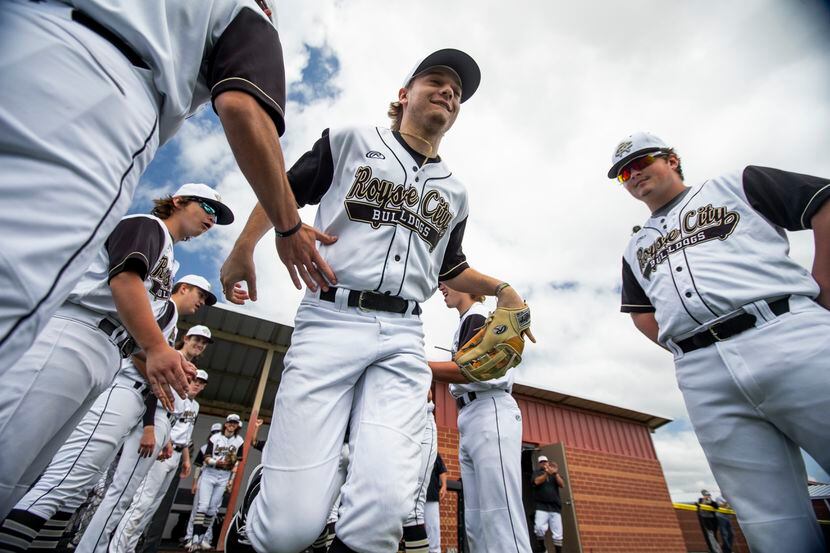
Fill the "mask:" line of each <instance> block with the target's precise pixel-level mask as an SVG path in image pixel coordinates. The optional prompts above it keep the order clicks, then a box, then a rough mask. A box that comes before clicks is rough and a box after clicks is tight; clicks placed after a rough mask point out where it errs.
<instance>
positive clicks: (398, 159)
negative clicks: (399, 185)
mask: <svg viewBox="0 0 830 553" xmlns="http://www.w3.org/2000/svg"><path fill="white" fill-rule="evenodd" d="M375 132H376V133H377V135H378V138H380V141H381V142H383V145H384V146H386V149H387V150H389V153H391V154H392V155H393V156H394V157H395V160H396V161H397V162H398V164H399V165H400V166H401V170H402V171H403V185H404V186H406V183H407V175H406V167H404V166H403V162H402V161H401V158H399V157H398V154H396V153H395V150H393V149H392V147H391V146H389V144H387V143H386V141H385V140H384V139H383V137H382V136H381V134H380V130H378V128H377V127H375ZM397 234H398V225H395V230H394V231H393V232H392V239H391V240H389V247H388V248H386V257H385V258H384V260H383V270H382V271H381V272H380V282H378V285H377V288H375V290H374V291H375V292H380V287H381V286H383V277H384V276H385V275H386V265H387V264H389V252H391V251H392V244H394V243H395V236H396V235H397Z"/></svg>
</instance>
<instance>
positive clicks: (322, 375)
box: [222, 49, 523, 553]
mask: <svg viewBox="0 0 830 553" xmlns="http://www.w3.org/2000/svg"><path fill="white" fill-rule="evenodd" d="M479 80H480V73H479V69H478V66H477V65H476V63H475V61H474V60H473V59H472V58H471V57H470V56H468V55H467V54H465V53H463V52H461V51H459V50H454V49H444V50H439V51H437V52H434V53H432V54H430V55H429V56H427V57H426V58H424V59H423V60H421V61H420V62H418V63H417V64H416V66H415V67H414V68H413V70H412V71H411V72H410V73H409V74H408V75H407V77H406V78H405V80H404V83H403V85H402V87H401V88H400V90H399V93H398V100H397V101H396V102H394V103H393V104H392V105H391V106H390V117H391V119H392V128H391V129H386V128H380V127H353V128H344V129H330V130H327V131H325V132H324V133H323V136H322V138H320V139H319V140H318V141H317V142H316V143H315V144H314V147H313V148H312V150H311V151H309V152H308V153H306V154H304V155H303V156H302V157H301V158H300V160H299V161H298V162H297V163H296V164H295V165H294V166H293V167H292V168H291V170H290V171H289V174H288V179H289V181H290V183H291V187H292V190H293V191H294V195H295V197H296V199H297V201H298V203H299V205H306V204H319V206H320V207H319V209H318V211H317V216H316V220H315V225H314V226H315V228H316V229H318V230H319V231H321V232H324V233H326V234H327V235H330V236H337V241H336V242H333V243H326V242H321V246H320V254H321V255H322V257H323V258H324V259H325V260H326V261H327V262H328V264H329V265H330V267H331V268H332V269H333V270H334V272H335V273H336V275H337V282H336V284H337V287H335V286H333V285H334V284H335V282H331V284H332V286H329V287H328V289H325V288H323V290H322V292H321V291H318V290H315V289H313V288H310V289H308V290H307V293H306V296H305V298H304V299H303V301H302V303H301V305H300V308H299V310H298V312H297V316H296V320H295V329H294V334H293V335H292V344H291V348H290V349H289V351H288V354H287V355H286V358H285V371H284V372H283V377H282V382H281V383H280V388H279V390H278V392H277V397H276V407H275V409H274V413H275V416H274V419H273V420H272V423H271V428H270V432H269V438H268V443H267V444H266V446H265V451H264V453H263V466H264V468H263V471H262V478H261V482H259V485H258V489H259V494H258V495H257V496H256V497H253V498H251V501H250V502H248V501H246V502H244V504H245V505H250V509H249V510H246V509H243V510H242V511H241V512H240V513H237V515H236V517H237V518H236V522H235V524H233V525H232V530H231V532H229V536H228V541H227V543H226V547H230V548H235V547H236V545H237V542H238V539H239V530H240V528H243V527H244V528H245V533H246V537H245V538H244V539H245V540H248V539H249V540H250V541H251V542H252V543H253V547H254V548H255V549H256V550H257V551H260V552H264V551H284V552H290V553H294V552H295V551H297V550H299V549H302V548H303V547H305V546H306V545H308V544H309V543H311V542H312V541H314V539H315V537H316V536H317V535H318V533H319V531H320V528H322V527H323V526H324V524H325V521H326V516H327V515H328V512H329V508H330V506H331V505H332V503H333V501H334V498H335V497H336V496H337V494H338V491H340V488H341V483H342V481H340V480H339V479H338V478H337V477H336V473H337V465H338V458H339V450H340V445H341V444H342V442H343V436H344V434H345V431H346V425H347V421H348V420H349V416H350V415H351V437H350V443H349V445H350V449H351V450H352V460H351V462H350V465H349V470H348V475H347V477H346V483H345V485H344V486H343V487H342V495H341V506H340V519H339V520H338V522H337V525H336V530H337V537H336V538H335V540H334V542H333V543H332V547H331V550H330V551H333V552H342V551H372V552H374V551H384V552H387V551H392V550H394V548H395V547H396V546H397V544H398V542H399V540H400V537H401V535H402V525H403V522H404V521H405V520H406V518H407V516H408V515H409V513H410V511H411V510H412V500H413V497H414V493H415V489H416V486H417V481H418V472H419V468H420V465H421V455H420V442H421V436H422V434H423V431H424V424H425V417H424V404H423V400H422V398H423V397H424V396H425V395H426V393H427V389H428V388H429V383H430V376H431V375H430V372H429V370H428V368H427V365H426V359H425V357H424V350H423V327H422V324H421V320H420V317H419V314H420V306H419V303H420V302H422V301H425V300H426V299H427V298H429V297H430V296H431V295H432V293H433V292H434V291H435V289H436V287H437V285H438V281H439V279H440V280H442V281H447V282H451V283H453V285H454V286H455V287H457V288H459V289H461V290H465V291H467V292H471V293H476V294H490V295H493V294H495V293H496V291H497V290H496V289H497V288H498V289H499V290H498V291H499V292H500V294H499V303H500V304H502V305H504V306H507V307H516V308H518V307H521V306H523V302H522V300H521V297H520V296H519V295H518V294H517V293H516V292H515V291H514V290H513V289H512V288H510V287H509V286H508V285H504V286H500V281H499V280H497V279H495V278H492V277H489V276H486V275H483V274H481V273H479V272H477V271H475V270H474V269H472V268H470V267H469V265H468V263H467V261H466V258H465V256H464V253H463V251H462V248H461V243H462V239H463V234H464V228H465V225H466V219H467V212H468V207H467V193H466V190H465V188H464V186H463V185H462V184H461V182H460V181H459V180H458V178H457V177H456V176H455V175H454V174H453V173H452V172H451V171H450V169H449V168H448V166H447V165H446V163H445V162H444V160H443V159H441V158H440V157H439V156H438V149H439V146H440V143H441V140H442V138H443V137H444V134H445V133H446V132H447V131H448V130H449V129H450V127H452V125H453V123H454V122H455V119H456V117H457V116H458V113H459V111H460V108H461V102H462V100H463V101H466V100H467V99H469V98H470V97H471V96H472V94H473V93H474V92H475V90H476V88H477V86H478V83H479ZM269 228H270V223H269V222H268V219H267V217H265V215H264V213H263V212H262V210H261V208H260V207H257V208H255V210H254V212H253V213H252V214H251V217H250V219H249V221H248V223H247V225H246V227H245V229H244V230H243V232H242V234H241V235H240V238H239V239H238V240H237V243H236V244H235V246H234V249H233V251H232V252H231V254H230V256H229V258H228V260H227V261H226V262H225V266H224V267H223V271H222V283H223V287H224V288H225V293H226V295H227V294H228V290H229V289H230V288H232V287H233V286H234V285H235V284H236V282H238V281H239V280H242V279H243V278H244V279H251V278H253V261H252V259H251V254H252V252H253V249H254V247H255V245H256V243H257V241H258V240H259V239H260V238H261V237H262V236H263V235H264V234H265V232H266V231H267V230H268V229H269ZM285 247H286V245H285V244H284V243H283V242H282V239H281V238H278V239H277V249H278V251H280V252H282V251H283V249H284V248H285ZM232 275H233V278H232ZM249 281H250V280H249ZM295 283H298V281H296V280H295ZM323 345H325V347H322V346H323Z"/></svg>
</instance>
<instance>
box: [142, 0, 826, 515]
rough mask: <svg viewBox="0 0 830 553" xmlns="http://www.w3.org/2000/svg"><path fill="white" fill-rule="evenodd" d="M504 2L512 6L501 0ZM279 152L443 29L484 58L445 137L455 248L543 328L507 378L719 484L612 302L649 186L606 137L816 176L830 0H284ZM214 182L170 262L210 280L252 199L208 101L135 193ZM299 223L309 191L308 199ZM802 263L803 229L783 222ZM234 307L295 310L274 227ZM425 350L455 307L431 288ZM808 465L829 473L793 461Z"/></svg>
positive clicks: (649, 350)
mask: <svg viewBox="0 0 830 553" xmlns="http://www.w3.org/2000/svg"><path fill="white" fill-rule="evenodd" d="M507 6H509V8H508V9H505V7H507ZM278 7H279V27H280V33H281V37H282V42H283V48H284V53H285V60H286V72H287V79H288V82H289V91H290V98H289V99H290V102H289V104H288V106H287V124H288V131H287V132H286V134H285V136H284V137H283V146H284V149H285V153H286V161H287V162H288V163H289V164H291V163H293V162H294V161H295V160H296V159H297V158H298V157H299V156H300V155H301V154H302V153H303V152H304V151H305V150H307V149H308V148H309V147H310V146H311V144H312V143H313V141H314V140H315V139H316V138H317V137H319V135H320V133H321V131H322V130H323V129H324V128H326V127H336V126H341V125H351V124H372V125H374V124H377V125H386V124H387V119H386V117H385V112H386V106H387V104H388V102H389V101H390V100H393V99H395V98H396V95H397V91H398V88H399V87H400V84H401V80H402V79H403V77H404V76H405V75H406V74H407V72H408V71H409V69H410V68H411V67H412V66H413V65H414V64H415V62H416V61H417V60H418V59H419V58H421V57H422V56H424V55H426V54H427V53H429V52H431V51H433V50H436V49H439V48H444V47H455V48H459V49H462V50H464V51H466V52H468V53H469V54H471V55H472V56H473V57H474V58H475V59H476V60H477V61H478V63H479V65H480V66H481V70H482V83H481V87H480V88H479V90H478V92H477V93H476V95H475V96H474V97H473V98H472V99H471V100H470V101H469V102H467V103H465V104H464V106H463V109H462V111H461V113H460V115H459V118H458V121H457V122H456V125H455V127H454V128H453V129H452V130H451V131H450V132H449V133H448V135H447V136H446V137H445V139H444V141H443V142H442V144H441V151H440V153H441V155H442V157H443V158H444V160H445V161H446V162H447V163H448V165H449V166H450V167H451V168H452V170H453V171H454V173H455V174H456V175H458V176H459V177H460V178H461V179H462V180H463V181H464V182H465V183H466V185H467V187H468V189H469V195H470V204H471V215H470V221H469V223H468V225H467V233H466V236H465V243H464V250H465V252H466V253H467V256H468V259H469V260H470V261H471V264H472V265H473V266H474V267H476V268H477V269H479V270H481V271H483V272H485V273H488V274H492V275H494V276H497V277H499V278H501V279H504V280H506V281H509V282H511V283H512V284H513V285H514V287H515V288H516V289H518V290H519V291H520V292H521V293H522V294H523V295H524V296H525V297H526V298H527V300H528V303H529V304H530V305H531V307H532V310H533V319H534V325H533V328H534V333H535V334H536V337H537V338H538V341H539V343H538V344H536V345H530V346H529V347H528V348H527V350H526V357H525V363H523V364H522V366H521V367H520V368H519V369H518V371H519V373H518V379H519V380H521V381H523V382H526V383H529V384H536V385H540V386H543V387H546V388H551V389H555V390H558V391H562V392H566V393H570V394H573V395H577V396H582V397H587V398H591V399H596V400H599V401H604V402H607V403H611V404H614V405H620V406H624V407H628V408H632V409H636V410H640V411H646V412H649V413H653V414H657V415H661V416H664V417H669V418H672V419H674V421H675V422H673V423H671V424H670V425H668V426H666V427H664V428H662V429H660V430H659V431H658V432H657V433H656V434H655V435H654V441H655V444H656V447H657V451H658V454H659V457H660V460H661V462H662V464H663V468H664V470H665V473H666V476H667V480H668V484H669V488H670V492H671V494H672V497H673V498H674V499H675V500H676V501H685V500H690V499H693V498H695V497H697V495H698V494H697V492H698V491H699V490H700V488H701V487H707V488H710V489H713V488H714V489H717V486H716V484H715V483H714V479H713V478H712V475H711V473H710V471H709V469H708V467H707V465H706V461H705V459H704V457H703V453H702V451H701V449H700V447H699V445H698V444H697V441H696V440H695V437H694V434H693V432H692V431H691V428H690V426H689V423H688V416H687V414H686V410H685V407H684V405H683V401H682V397H681V395H680V392H679V390H678V388H677V385H676V382H675V378H674V374H673V364H672V362H671V358H670V356H669V354H668V353H666V352H664V351H662V350H661V349H659V348H657V347H656V346H654V345H653V344H651V343H650V342H649V341H648V340H647V339H646V338H644V337H642V336H641V335H639V334H638V333H637V332H636V330H635V329H634V327H633V325H632V324H631V322H630V319H629V317H628V316H627V315H623V314H620V313H619V288H620V257H621V254H622V251H623V248H624V247H625V245H626V243H627V240H628V237H629V235H630V232H631V228H632V226H634V225H636V224H638V223H640V222H641V221H642V220H644V219H645V218H646V216H647V211H646V208H645V206H643V205H642V204H640V203H639V202H636V201H635V200H633V199H632V198H630V197H629V196H628V195H627V193H626V192H625V191H624V190H623V189H621V188H620V187H618V186H617V185H616V183H615V181H609V180H608V179H606V177H605V173H606V171H607V169H608V166H609V161H608V160H609V159H610V156H611V151H612V149H613V148H614V147H615V146H616V144H617V142H618V141H619V140H620V139H621V138H622V137H624V136H625V135H627V134H629V133H630V132H632V131H635V130H640V129H642V130H649V131H651V132H653V133H655V134H657V135H659V136H661V137H663V138H664V139H665V140H667V141H668V142H670V143H671V144H673V145H674V146H675V147H676V148H677V150H678V151H679V153H680V154H681V156H682V158H683V165H684V170H685V173H686V179H687V182H689V183H694V182H698V181H700V180H702V179H704V178H706V177H707V176H712V175H715V174H718V173H721V172H726V171H730V170H733V169H737V168H740V167H742V166H744V165H747V164H750V163H754V164H760V165H768V166H772V167H778V168H781V169H788V170H793V171H798V172H803V173H809V174H815V175H823V176H830V156H828V152H830V103H828V98H830V33H828V32H827V31H828V29H830V10H828V7H827V3H826V2H819V1H817V0H786V1H780V0H746V1H741V2H719V1H714V0H711V1H708V0H707V1H696V2H658V1H654V0H629V1H627V2H607V1H606V2H564V1H561V0H555V1H554V0H545V1H543V0H539V1H527V2H513V3H504V2H498V3H496V2H482V1H481V0H477V1H455V2H435V1H432V0H429V1H427V0H421V1H420V2H417V3H406V4H404V3H398V2H389V1H380V0H376V1H369V0H366V1H359V0H350V1H333V2H332V1H330V2H305V1H302V0H293V1H286V0H280V1H279V2H278ZM188 181H197V182H205V183H208V184H210V185H212V186H216V187H217V188H218V189H219V191H220V192H221V194H222V195H223V196H224V198H226V200H227V202H228V203H229V205H230V206H231V207H232V208H233V210H234V211H235V212H236V214H237V221H238V223H236V224H234V225H232V226H230V227H225V228H217V229H215V230H213V231H211V232H210V233H209V235H207V236H205V237H202V238H200V239H198V240H195V241H193V242H191V243H186V244H182V245H181V246H180V247H179V254H178V255H179V259H180V260H181V261H182V269H181V271H180V273H179V274H186V273H190V272H199V273H201V274H204V275H205V276H207V277H208V278H210V280H211V281H212V282H214V284H215V285H216V286H217V287H218V267H219V266H220V265H221V262H222V260H223V259H224V256H225V255H226V253H227V252H228V251H229V249H230V247H231V245H232V243H233V240H234V239H235V237H236V235H237V234H238V232H239V231H240V230H241V228H242V224H243V222H244V220H245V219H246V217H247V213H248V212H249V211H250V209H251V208H252V206H253V204H254V196H253V193H252V192H251V191H250V189H249V188H248V186H247V184H246V183H245V181H244V179H243V178H242V176H241V174H240V173H239V171H238V170H237V168H236V166H235V164H234V162H233V158H232V156H231V155H230V151H229V149H228V147H227V144H226V142H225V139H224V137H223V135H222V131H221V127H220V126H219V123H218V120H217V118H216V116H215V115H214V114H213V112H212V111H211V110H210V108H207V109H205V110H203V111H201V112H200V113H199V114H197V115H196V116H195V117H193V118H191V119H190V120H189V121H188V123H186V124H185V126H184V127H183V129H182V130H181V131H180V133H179V135H178V136H177V138H176V139H175V140H174V141H172V142H171V143H169V144H168V145H166V146H165V147H164V148H163V149H162V150H161V151H160V152H159V155H158V156H157V158H156V161H155V162H154V163H153V165H152V166H151V167H150V169H149V170H148V172H147V173H146V174H145V176H144V178H143V181H142V185H141V187H140V189H139V192H138V194H137V196H136V199H135V204H134V206H133V211H146V210H147V208H148V205H149V203H148V202H149V199H150V198H152V197H154V196H157V195H159V194H160V193H162V192H164V191H169V190H171V189H172V188H174V187H175V186H178V185H179V184H181V183H183V182H188ZM302 216H303V219H304V220H305V221H306V222H308V223H311V222H313V220H314V210H313V209H311V208H306V209H304V210H303V211H302ZM791 239H792V255H793V256H794V257H795V258H796V259H798V260H799V261H800V262H802V263H803V264H805V265H806V266H808V267H809V266H810V264H811V261H812V248H813V246H812V235H811V234H810V233H809V232H807V233H797V234H794V235H792V236H791ZM256 262H257V267H258V271H259V297H260V299H259V301H258V302H257V303H256V304H253V305H251V306H249V307H248V308H247V309H249V310H250V312H252V313H255V314H257V315H259V316H264V317H267V318H270V319H273V320H276V321H279V322H282V323H286V324H291V323H292V321H293V316H294V312H295V310H296V307H297V304H298V303H299V300H300V297H301V293H300V292H298V291H296V290H295V289H294V288H293V286H292V285H291V282H290V279H289V278H288V276H287V273H286V271H285V270H284V268H283V266H282V265H281V264H279V261H278V259H277V258H276V255H275V251H274V248H273V246H272V244H271V243H270V242H269V241H267V240H266V241H263V243H261V244H260V247H259V249H258V250H257V253H256ZM423 319H424V322H425V327H426V334H427V347H428V351H427V354H428V356H430V357H431V358H434V359H441V358H444V357H443V356H445V355H446V354H444V353H443V352H442V351H440V350H438V349H436V348H435V347H434V346H442V347H448V346H449V344H450V340H451V336H452V332H453V330H454V328H455V325H456V323H457V316H456V314H455V312H454V311H449V310H447V309H446V308H445V307H444V305H443V302H442V301H441V299H440V295H436V296H435V297H433V298H432V299H431V300H430V301H429V302H427V303H426V305H425V309H424V315H423ZM808 466H809V472H810V474H811V475H812V476H815V477H820V478H821V477H823V478H825V479H827V476H826V475H823V474H822V473H821V471H820V469H819V468H818V467H817V466H816V465H815V463H813V462H810V461H809V460H808Z"/></svg>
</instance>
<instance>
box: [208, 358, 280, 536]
mask: <svg viewBox="0 0 830 553" xmlns="http://www.w3.org/2000/svg"><path fill="white" fill-rule="evenodd" d="M273 359H274V350H273V349H269V350H268V353H267V354H266V355H265V363H263V365H262V372H260V374H259V384H258V385H257V389H256V395H255V396H254V404H253V406H252V407H251V417H250V418H249V419H248V430H247V431H246V432H245V446H244V447H245V450H243V451H247V452H248V454H245V455H244V456H243V457H242V461H240V462H239V466H238V467H236V476H234V479H233V486H232V487H231V497H230V499H228V509H227V511H226V513H225V521H224V522H223V523H222V531H221V532H220V533H219V543H218V544H217V546H216V549H217V550H218V551H224V550H225V536H226V535H227V533H228V528H230V525H231V519H232V518H233V514H234V513H235V512H236V500H237V498H238V497H239V490H240V488H241V483H242V476H243V475H244V474H245V464H246V463H247V461H248V455H250V452H251V442H252V441H253V439H254V432H256V424H255V423H256V420H257V417H258V416H259V408H260V406H261V405H262V396H263V395H265V385H266V384H267V383H268V373H269V372H270V371H271V361H272V360H273Z"/></svg>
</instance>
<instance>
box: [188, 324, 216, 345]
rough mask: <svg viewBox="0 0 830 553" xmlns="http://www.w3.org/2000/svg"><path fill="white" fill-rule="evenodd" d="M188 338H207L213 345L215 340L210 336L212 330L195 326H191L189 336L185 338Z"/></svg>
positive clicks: (202, 326)
mask: <svg viewBox="0 0 830 553" xmlns="http://www.w3.org/2000/svg"><path fill="white" fill-rule="evenodd" d="M187 336H202V337H204V338H207V341H208V342H209V343H211V344H212V343H213V338H211V335H210V329H209V328H208V327H206V326H205V325H193V326H191V327H190V330H188V331H187V334H185V337H187Z"/></svg>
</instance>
